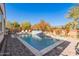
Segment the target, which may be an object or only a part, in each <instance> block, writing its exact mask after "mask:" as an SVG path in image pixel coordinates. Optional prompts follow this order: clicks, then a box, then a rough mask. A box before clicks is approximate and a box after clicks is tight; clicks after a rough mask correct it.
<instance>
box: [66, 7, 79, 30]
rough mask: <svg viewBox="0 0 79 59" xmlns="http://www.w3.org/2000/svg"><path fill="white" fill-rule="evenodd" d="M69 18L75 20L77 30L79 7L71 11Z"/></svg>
mask: <svg viewBox="0 0 79 59" xmlns="http://www.w3.org/2000/svg"><path fill="white" fill-rule="evenodd" d="M67 18H72V19H74V22H73V25H74V29H76V28H77V23H78V19H79V6H75V7H73V8H72V9H70V10H69V14H68V15H67Z"/></svg>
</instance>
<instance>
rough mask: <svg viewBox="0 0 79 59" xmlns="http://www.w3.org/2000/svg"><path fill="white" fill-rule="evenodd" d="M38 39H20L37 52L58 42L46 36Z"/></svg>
mask: <svg viewBox="0 0 79 59" xmlns="http://www.w3.org/2000/svg"><path fill="white" fill-rule="evenodd" d="M40 38H41V39H40ZM40 38H37V37H36V36H31V35H30V36H24V37H22V39H23V40H24V41H26V42H27V43H29V44H30V45H31V46H32V47H34V48H36V49H37V50H39V51H40V50H42V49H44V48H46V47H48V46H50V45H52V44H54V43H55V42H57V41H58V40H56V39H52V38H51V37H48V36H43V37H40Z"/></svg>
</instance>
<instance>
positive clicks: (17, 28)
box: [11, 21, 20, 32]
mask: <svg viewBox="0 0 79 59" xmlns="http://www.w3.org/2000/svg"><path fill="white" fill-rule="evenodd" d="M19 27H20V25H19V23H18V22H16V21H14V22H13V23H11V29H12V30H13V31H15V32H17V31H19Z"/></svg>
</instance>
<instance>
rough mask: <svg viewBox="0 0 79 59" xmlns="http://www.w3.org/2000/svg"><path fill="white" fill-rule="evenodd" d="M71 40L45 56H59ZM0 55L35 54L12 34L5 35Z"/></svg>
mask: <svg viewBox="0 0 79 59" xmlns="http://www.w3.org/2000/svg"><path fill="white" fill-rule="evenodd" d="M69 43H70V42H68V41H64V42H63V43H62V44H60V45H58V46H57V47H55V48H54V49H52V50H51V51H49V52H48V53H46V54H44V55H43V56H58V55H60V54H61V52H62V51H63V50H64V49H65V48H66V47H67V46H68V45H69ZM1 48H2V49H1V51H0V55H4V56H35V54H33V53H32V52H31V51H30V50H29V49H28V48H27V47H26V46H24V44H23V43H21V42H20V41H19V40H18V39H17V38H12V37H11V34H10V35H6V36H5V37H4V42H3V43H2V47H1Z"/></svg>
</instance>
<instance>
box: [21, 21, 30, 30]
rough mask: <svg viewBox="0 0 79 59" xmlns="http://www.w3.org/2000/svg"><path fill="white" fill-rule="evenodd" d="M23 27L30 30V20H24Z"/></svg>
mask: <svg viewBox="0 0 79 59" xmlns="http://www.w3.org/2000/svg"><path fill="white" fill-rule="evenodd" d="M21 27H22V29H23V30H29V29H30V28H31V24H30V23H29V22H23V23H22V24H21Z"/></svg>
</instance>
